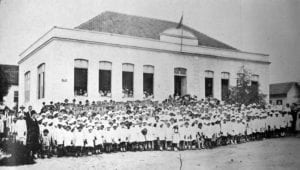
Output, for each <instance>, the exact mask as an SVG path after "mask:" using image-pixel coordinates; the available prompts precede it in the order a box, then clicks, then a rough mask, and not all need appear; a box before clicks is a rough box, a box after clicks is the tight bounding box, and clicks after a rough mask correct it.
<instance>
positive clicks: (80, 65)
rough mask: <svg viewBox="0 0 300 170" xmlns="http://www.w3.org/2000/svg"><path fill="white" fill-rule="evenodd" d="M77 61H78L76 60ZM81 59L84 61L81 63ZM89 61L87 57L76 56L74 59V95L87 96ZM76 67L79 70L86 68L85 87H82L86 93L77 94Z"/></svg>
mask: <svg viewBox="0 0 300 170" xmlns="http://www.w3.org/2000/svg"><path fill="white" fill-rule="evenodd" d="M76 61H78V62H76ZM83 61H84V62H85V63H83ZM88 67H89V61H88V60H87V59H82V58H77V59H74V89H73V90H74V96H83V97H88V84H89V68H88ZM76 69H79V70H86V85H85V86H86V88H85V89H84V90H85V91H86V93H84V91H83V93H82V94H78V92H77V90H76V87H78V86H76V85H75V84H76Z"/></svg>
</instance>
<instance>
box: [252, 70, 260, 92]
mask: <svg viewBox="0 0 300 170" xmlns="http://www.w3.org/2000/svg"><path fill="white" fill-rule="evenodd" d="M258 79H259V76H258V75H255V74H253V75H252V76H251V86H252V87H253V88H255V90H256V91H257V92H258Z"/></svg>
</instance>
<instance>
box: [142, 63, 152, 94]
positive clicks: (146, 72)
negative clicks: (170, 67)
mask: <svg viewBox="0 0 300 170" xmlns="http://www.w3.org/2000/svg"><path fill="white" fill-rule="evenodd" d="M153 77H154V66H152V65H144V66H143V91H144V98H153V84H154V83H153V79H154V78H153Z"/></svg>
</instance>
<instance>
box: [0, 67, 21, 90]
mask: <svg viewBox="0 0 300 170" xmlns="http://www.w3.org/2000/svg"><path fill="white" fill-rule="evenodd" d="M0 67H1V69H3V70H4V72H5V73H6V74H7V75H8V81H9V83H10V84H11V85H18V84H19V66H16V65H4V64H1V65H0Z"/></svg>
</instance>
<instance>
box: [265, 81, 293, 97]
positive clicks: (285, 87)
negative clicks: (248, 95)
mask: <svg viewBox="0 0 300 170" xmlns="http://www.w3.org/2000/svg"><path fill="white" fill-rule="evenodd" d="M293 85H296V86H298V83H297V82H286V83H276V84H270V96H271V97H283V96H286V95H287V93H288V92H289V91H290V89H291V88H292V87H293Z"/></svg>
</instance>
